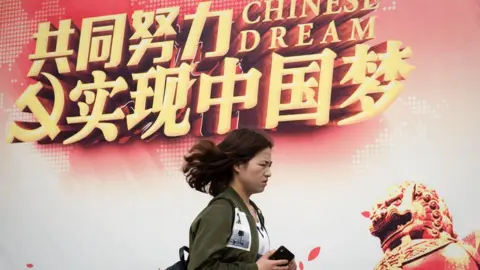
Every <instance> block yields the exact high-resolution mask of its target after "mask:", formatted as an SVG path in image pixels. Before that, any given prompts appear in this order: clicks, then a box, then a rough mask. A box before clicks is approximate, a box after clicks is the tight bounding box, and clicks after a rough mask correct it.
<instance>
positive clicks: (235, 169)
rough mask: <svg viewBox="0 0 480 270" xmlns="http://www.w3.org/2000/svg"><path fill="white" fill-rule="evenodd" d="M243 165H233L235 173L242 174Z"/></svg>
mask: <svg viewBox="0 0 480 270" xmlns="http://www.w3.org/2000/svg"><path fill="white" fill-rule="evenodd" d="M241 166H242V165H241V164H235V165H233V170H234V171H235V173H239V172H240V169H241Z"/></svg>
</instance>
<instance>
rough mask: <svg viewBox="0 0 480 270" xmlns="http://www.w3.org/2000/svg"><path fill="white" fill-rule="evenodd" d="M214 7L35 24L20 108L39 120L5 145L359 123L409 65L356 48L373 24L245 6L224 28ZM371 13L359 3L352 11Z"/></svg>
mask: <svg viewBox="0 0 480 270" xmlns="http://www.w3.org/2000/svg"><path fill="white" fill-rule="evenodd" d="M305 2H308V1H305ZM366 2H368V1H366ZM272 3H273V2H272ZM211 4H212V3H211V2H201V3H199V5H198V7H197V10H196V12H195V13H193V14H186V15H185V16H183V17H182V16H181V14H180V8H179V7H166V8H160V9H157V10H154V11H144V10H137V11H134V12H133V14H131V15H128V14H126V13H124V14H115V15H108V16H101V17H95V18H85V19H84V20H83V22H82V28H81V29H80V30H79V29H78V28H77V27H76V26H75V25H74V24H73V22H72V21H71V20H62V21H60V22H59V24H58V27H56V26H54V25H52V24H51V23H49V22H47V23H41V24H39V26H38V31H37V33H36V34H35V35H34V38H35V39H36V50H35V52H34V53H33V54H32V55H30V59H31V60H32V61H33V62H32V66H31V68H30V70H29V72H28V75H27V76H29V77H31V78H33V79H36V80H39V81H38V82H37V83H33V84H31V85H29V86H28V87H27V88H26V90H25V92H24V93H23V94H22V95H21V96H20V97H19V98H18V100H17V102H16V105H17V107H18V108H19V109H20V110H22V111H28V112H31V113H32V114H33V115H34V117H35V118H36V120H37V121H38V122H37V123H33V124H32V123H24V122H15V123H12V124H11V126H10V128H9V133H8V136H7V141H8V142H9V143H12V142H35V141H44V142H48V141H50V142H62V143H63V144H73V143H79V142H82V141H90V142H96V141H107V142H114V141H119V140H120V139H121V138H122V137H131V136H133V135H138V136H139V137H140V138H141V139H151V138H154V137H156V136H159V135H162V136H167V137H177V136H184V135H186V134H188V133H190V132H192V133H194V134H196V135H206V134H225V133H227V132H229V131H230V130H232V129H235V128H237V127H238V126H239V125H242V123H243V122H245V119H247V120H248V119H250V118H251V119H253V118H255V119H256V120H255V121H254V123H255V124H256V125H257V127H260V128H264V129H275V128H277V126H279V125H284V124H303V125H312V126H324V125H328V124H336V125H339V126H343V125H350V124H356V123H360V122H363V121H366V120H368V119H370V118H372V117H374V116H376V115H379V114H381V113H382V112H383V111H385V110H386V109H387V108H388V106H390V105H391V104H392V103H393V102H394V101H395V99H396V98H397V97H398V95H399V94H400V93H401V92H402V90H403V85H402V83H401V81H402V80H404V79H406V78H407V77H408V75H409V73H410V72H411V71H412V70H413V69H414V67H413V66H411V65H410V64H408V63H407V62H406V59H408V58H410V57H411V56H412V50H411V48H409V47H402V44H401V42H399V41H387V42H384V43H381V44H379V45H376V46H370V45H366V44H363V42H364V41H366V40H370V39H372V37H373V36H374V34H373V29H374V28H373V25H374V20H368V21H367V20H364V21H362V23H359V19H358V18H355V17H354V18H353V19H352V20H350V21H349V20H344V21H345V22H344V23H343V24H342V25H340V26H339V25H337V24H335V23H334V22H335V21H333V20H332V21H328V20H326V19H320V17H322V16H326V15H325V14H322V13H321V12H320V11H318V10H316V9H313V8H314V6H312V5H306V6H303V8H299V9H298V10H295V9H294V10H293V11H292V10H290V16H289V17H288V19H292V18H295V17H298V18H301V20H300V21H301V23H302V24H299V25H297V27H295V25H294V24H293V21H292V20H287V21H286V22H285V23H286V25H288V26H289V28H288V29H287V28H285V27H283V26H280V25H279V24H280V23H281V21H279V20H277V19H274V20H273V22H272V18H273V17H274V15H276V16H277V18H278V17H281V15H282V14H281V13H282V9H281V6H275V5H273V6H272V5H268V6H266V7H263V8H262V6H259V7H257V8H255V9H252V7H253V6H255V5H248V8H247V9H246V10H244V12H243V14H242V16H239V18H238V19H237V20H236V21H232V20H233V17H234V16H233V10H219V11H212V8H211ZM277 4H278V5H280V2H278V3H277ZM318 8H320V9H321V6H318ZM344 8H345V12H346V13H348V14H350V13H352V12H354V9H356V8H358V9H360V7H358V6H355V5H354V6H348V9H347V7H344ZM375 8H378V5H377V6H368V7H367V4H365V7H364V9H362V10H361V11H362V12H357V13H358V14H359V15H358V16H360V17H361V16H365V15H366V14H368V13H369V12H370V11H372V10H374V9H375ZM309 9H311V10H309ZM262 12H263V13H265V14H266V15H265V17H264V20H263V21H262V20H261V19H260V17H258V16H259V15H258V14H260V13H262ZM267 13H269V14H267ZM270 13H271V14H270ZM327 13H328V12H327ZM357 13H353V14H357ZM341 14H342V13H341V12H339V13H338V15H335V14H334V13H333V12H332V13H331V14H327V15H328V16H327V18H334V17H335V16H340V15H341ZM255 16H257V17H258V19H257V20H255V21H256V23H246V24H245V23H242V22H245V21H244V20H245V18H247V19H248V20H249V22H251V20H252V18H255ZM349 16H350V15H349ZM322 18H324V17H322ZM371 18H373V17H371ZM242 20H243V21H242ZM320 22H322V23H323V27H322V26H321V23H320ZM249 27H250V28H249ZM251 27H255V28H254V29H252V28H251ZM315 27H319V28H318V29H315ZM245 34H249V35H245ZM252 34H253V35H252ZM261 34H264V37H261ZM249 37H250V38H249ZM252 38H253V40H252ZM328 41H329V42H330V43H329V42H328ZM52 44H53V45H54V46H52ZM292 44H293V45H292ZM332 44H333V45H332ZM329 46H331V47H329ZM242 48H243V49H242ZM246 48H248V50H247V49H246ZM63 80H65V82H64V81H63ZM72 81H73V82H74V83H73V84H72ZM46 93H48V94H46ZM246 122H248V121H246Z"/></svg>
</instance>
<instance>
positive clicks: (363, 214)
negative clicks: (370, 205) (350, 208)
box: [362, 211, 370, 218]
mask: <svg viewBox="0 0 480 270" xmlns="http://www.w3.org/2000/svg"><path fill="white" fill-rule="evenodd" d="M362 216H364V217H366V218H370V212H368V211H363V212H362Z"/></svg>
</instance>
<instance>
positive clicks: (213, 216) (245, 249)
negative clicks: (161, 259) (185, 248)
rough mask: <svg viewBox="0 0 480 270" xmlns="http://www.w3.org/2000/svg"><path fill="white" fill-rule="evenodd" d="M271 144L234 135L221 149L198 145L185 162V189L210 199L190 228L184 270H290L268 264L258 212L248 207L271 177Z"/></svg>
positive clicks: (251, 135)
mask: <svg viewBox="0 0 480 270" xmlns="http://www.w3.org/2000/svg"><path fill="white" fill-rule="evenodd" d="M272 147H273V143H272V141H271V139H270V138H269V137H268V136H267V135H266V134H265V133H263V132H260V131H255V130H250V129H238V130H235V131H233V132H231V133H230V134H229V135H228V136H227V137H226V138H225V139H224V140H223V141H222V142H221V143H220V144H218V145H215V144H214V143H213V142H211V141H207V140H203V141H200V142H199V143H197V144H196V145H194V146H193V147H192V148H191V149H190V151H189V152H188V154H187V155H186V156H185V165H184V166H183V172H184V173H185V175H186V178H187V182H188V184H189V185H190V186H191V187H192V188H195V189H196V190H198V191H201V192H206V193H209V194H210V195H212V196H213V197H214V199H213V200H212V201H211V202H210V204H209V205H208V206H207V207H206V208H205V209H204V210H203V211H202V212H201V213H200V214H199V215H198V216H197V218H196V219H195V220H194V221H193V223H192V226H191V228H190V255H189V263H188V270H203V269H213V270H215V269H229V270H257V269H258V270H272V269H278V270H295V269H296V263H295V261H293V260H292V261H291V262H290V264H288V265H287V263H288V262H287V261H284V260H270V259H269V257H270V256H271V255H272V254H273V252H274V251H269V250H270V239H269V238H268V235H267V232H266V230H265V227H264V219H263V215H262V212H261V211H260V210H259V209H258V208H257V207H256V205H255V204H254V203H253V202H252V201H250V196H251V195H253V194H256V193H261V192H263V190H264V189H265V187H266V186H267V182H268V178H269V177H270V176H271V173H270V166H271V165H272V159H271V153H272Z"/></svg>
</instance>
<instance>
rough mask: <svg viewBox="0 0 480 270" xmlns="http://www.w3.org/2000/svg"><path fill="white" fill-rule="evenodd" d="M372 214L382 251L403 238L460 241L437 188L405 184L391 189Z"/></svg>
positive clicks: (395, 245)
mask: <svg viewBox="0 0 480 270" xmlns="http://www.w3.org/2000/svg"><path fill="white" fill-rule="evenodd" d="M387 194H388V195H387V196H386V198H384V199H382V200H380V201H379V202H378V203H377V204H375V206H374V207H373V210H372V211H371V212H370V220H371V221H372V224H371V226H370V232H371V234H372V235H374V236H376V237H378V238H379V239H380V242H381V245H382V249H383V251H387V250H392V249H394V248H395V247H397V246H399V245H400V244H402V239H409V240H410V239H428V238H441V237H446V238H448V237H451V238H457V235H456V234H455V232H454V230H453V224H452V217H451V215H450V212H449V211H448V208H447V205H446V204H445V203H444V201H443V200H442V199H441V198H439V197H438V195H437V192H436V191H435V190H434V189H431V188H428V187H427V186H425V185H424V184H420V183H414V182H408V181H406V182H403V183H402V184H400V185H396V186H393V187H391V188H390V189H389V192H388V193H387Z"/></svg>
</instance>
